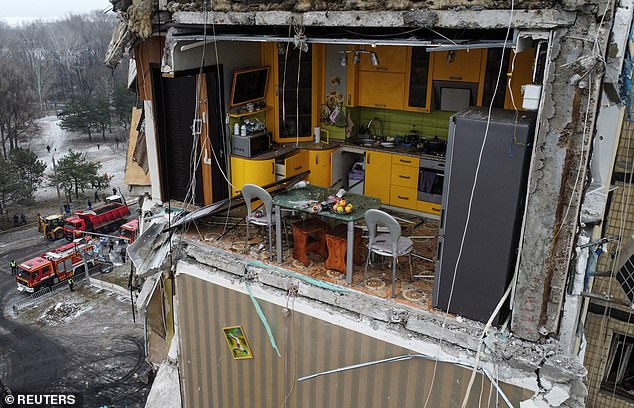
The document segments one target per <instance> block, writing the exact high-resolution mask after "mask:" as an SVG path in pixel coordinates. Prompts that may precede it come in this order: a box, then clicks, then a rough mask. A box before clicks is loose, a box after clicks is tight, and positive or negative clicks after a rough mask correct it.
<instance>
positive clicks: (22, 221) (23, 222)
mask: <svg viewBox="0 0 634 408" xmlns="http://www.w3.org/2000/svg"><path fill="white" fill-rule="evenodd" d="M20 221H21V224H22V225H26V216H25V215H24V213H22V214H20Z"/></svg>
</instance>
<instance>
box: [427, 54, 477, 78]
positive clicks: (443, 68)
mask: <svg viewBox="0 0 634 408" xmlns="http://www.w3.org/2000/svg"><path fill="white" fill-rule="evenodd" d="M482 58H483V51H482V50H481V49H475V50H452V51H437V52H434V58H433V60H434V72H433V79H434V80H437V81H462V82H480V73H481V67H482V65H483V60H482Z"/></svg>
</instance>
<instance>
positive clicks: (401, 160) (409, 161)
mask: <svg viewBox="0 0 634 408" xmlns="http://www.w3.org/2000/svg"><path fill="white" fill-rule="evenodd" d="M398 161H400V162H401V163H411V162H412V161H411V160H403V159H398Z"/></svg>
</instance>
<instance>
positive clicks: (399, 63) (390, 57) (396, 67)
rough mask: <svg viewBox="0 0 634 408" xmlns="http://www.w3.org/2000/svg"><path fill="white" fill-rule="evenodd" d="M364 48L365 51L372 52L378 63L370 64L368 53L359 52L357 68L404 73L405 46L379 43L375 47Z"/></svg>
mask: <svg viewBox="0 0 634 408" xmlns="http://www.w3.org/2000/svg"><path fill="white" fill-rule="evenodd" d="M364 49H365V50H366V51H370V52H374V53H375V54H376V57H377V58H378V60H379V64H378V65H372V61H371V59H370V54H361V55H360V60H359V69H360V70H361V71H380V72H400V73H405V68H406V61H407V47H404V46H394V45H379V46H376V47H365V48H364Z"/></svg>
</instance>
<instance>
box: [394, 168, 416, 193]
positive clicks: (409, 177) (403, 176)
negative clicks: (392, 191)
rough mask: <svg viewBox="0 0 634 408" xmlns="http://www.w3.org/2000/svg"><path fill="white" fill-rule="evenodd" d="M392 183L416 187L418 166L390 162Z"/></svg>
mask: <svg viewBox="0 0 634 408" xmlns="http://www.w3.org/2000/svg"><path fill="white" fill-rule="evenodd" d="M392 185H393V186H401V187H407V188H413V189H416V188H417V187H418V167H412V166H402V165H400V164H392Z"/></svg>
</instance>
